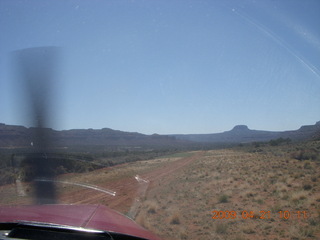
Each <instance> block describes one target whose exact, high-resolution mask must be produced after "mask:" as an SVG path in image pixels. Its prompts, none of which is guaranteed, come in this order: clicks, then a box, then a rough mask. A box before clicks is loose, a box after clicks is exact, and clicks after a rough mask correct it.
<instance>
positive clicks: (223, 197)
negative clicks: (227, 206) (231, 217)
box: [219, 194, 229, 203]
mask: <svg viewBox="0 0 320 240" xmlns="http://www.w3.org/2000/svg"><path fill="white" fill-rule="evenodd" d="M228 200H229V196H228V195H225V194H223V195H221V196H220V197H219V203H227V202H228Z"/></svg>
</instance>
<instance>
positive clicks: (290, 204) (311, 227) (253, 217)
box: [0, 141, 320, 240]
mask: <svg viewBox="0 0 320 240" xmlns="http://www.w3.org/2000/svg"><path fill="white" fill-rule="evenodd" d="M319 150H320V142H319V141H309V142H305V143H290V144H289V143H285V144H280V145H275V146H273V145H270V144H262V143H253V144H248V145H245V146H243V145H239V146H237V147H232V148H225V149H217V150H198V151H186V152H181V153H176V154H171V155H167V156H162V157H158V158H153V159H150V160H143V161H137V162H130V163H124V164H121V165H117V166H113V167H107V168H101V169H97V170H94V171H91V172H87V173H66V174H62V175H59V176H58V178H57V179H56V182H57V188H58V195H59V201H60V202H61V203H69V204H103V205H107V206H109V207H111V208H112V209H115V210H117V211H119V212H121V213H123V214H125V215H127V216H129V217H131V218H133V219H134V220H135V221H136V222H138V223H139V224H140V225H142V226H143V227H145V228H147V229H149V230H151V231H152V232H154V233H156V234H157V235H159V236H160V237H162V238H163V239H169V240H173V239H234V240H241V239H288V240H289V239H290V240H299V239H319V238H320V230H319V229H320V227H319V226H320V185H319V180H320V164H319ZM18 185H20V186H18ZM21 189H22V190H21ZM0 191H1V192H0V195H1V196H4V197H2V198H1V204H27V203H32V191H33V190H32V187H31V185H30V184H29V183H20V184H17V183H16V184H9V185H4V186H2V187H1V188H0ZM112 193H115V196H113V195H112ZM17 194H18V195H20V197H18V198H17Z"/></svg>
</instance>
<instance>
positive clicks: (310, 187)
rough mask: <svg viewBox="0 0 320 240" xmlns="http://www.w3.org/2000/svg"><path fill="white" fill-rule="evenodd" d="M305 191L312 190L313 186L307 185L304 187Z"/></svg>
mask: <svg viewBox="0 0 320 240" xmlns="http://www.w3.org/2000/svg"><path fill="white" fill-rule="evenodd" d="M303 189H304V190H311V189H312V186H311V185H310V184H305V185H303Z"/></svg>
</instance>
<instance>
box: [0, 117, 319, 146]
mask: <svg viewBox="0 0 320 240" xmlns="http://www.w3.org/2000/svg"><path fill="white" fill-rule="evenodd" d="M34 130H35V128H26V127H23V126H13V125H6V124H0V147H6V148H8V147H28V146H30V145H31V143H32V142H33V133H34ZM44 131H45V132H46V134H47V135H48V136H50V141H51V143H52V144H53V145H54V146H58V147H68V146H101V145H104V146H131V147H141V146H144V147H148V146H149V147H168V146H170V147H175V146H184V145H185V146H186V145H188V144H189V145H190V144H191V145H192V143H191V142H198V143H246V142H263V141H269V140H271V139H276V138H280V137H282V138H290V139H291V140H307V139H320V122H317V123H316V124H315V125H310V126H302V127H300V128H299V129H298V130H294V131H284V132H272V131H260V130H251V129H249V128H248V127H247V126H246V125H237V126H235V127H234V128H233V129H232V130H230V131H226V132H222V133H212V134H177V135H159V134H153V135H145V134H141V133H136V132H123V131H119V130H113V129H110V128H103V129H73V130H64V131H56V130H53V129H51V128H46V129H45V130H44Z"/></svg>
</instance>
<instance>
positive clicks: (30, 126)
mask: <svg viewBox="0 0 320 240" xmlns="http://www.w3.org/2000/svg"><path fill="white" fill-rule="evenodd" d="M318 122H320V121H317V122H315V123H313V124H303V125H301V126H299V127H297V128H296V129H285V130H269V129H255V128H251V127H250V126H248V125H246V124H236V125H234V126H233V127H231V128H230V129H225V130H222V131H220V132H205V133H189V132H185V133H156V132H155V133H142V132H138V131H126V130H122V129H113V128H110V127H102V128H91V127H88V128H70V129H55V128H53V127H50V126H48V128H52V129H53V130H55V131H68V130H89V129H92V130H101V129H104V128H107V129H112V130H115V131H121V132H132V133H141V134H144V135H152V134H159V135H179V134H181V135H184V134H186V135H188V134H215V133H223V132H227V131H230V130H232V129H233V128H234V127H236V126H243V125H244V126H247V127H248V129H249V130H258V131H270V132H285V131H295V130H298V129H299V128H301V127H302V126H312V125H315V124H316V123H318ZM0 124H5V125H8V126H9V125H10V126H22V127H26V128H32V127H35V126H32V125H29V126H25V125H22V124H8V123H2V122H0Z"/></svg>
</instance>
